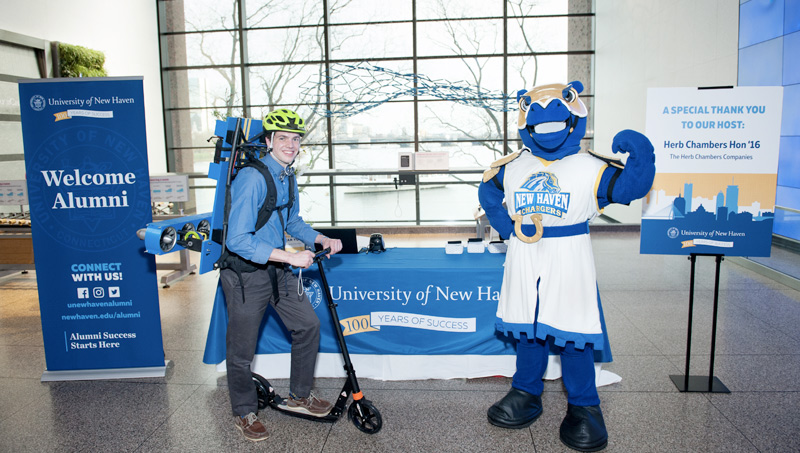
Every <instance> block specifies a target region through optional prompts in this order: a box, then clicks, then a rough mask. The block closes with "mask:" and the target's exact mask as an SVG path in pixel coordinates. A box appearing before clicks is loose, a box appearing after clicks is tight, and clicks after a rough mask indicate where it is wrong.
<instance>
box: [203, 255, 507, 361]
mask: <svg viewBox="0 0 800 453" xmlns="http://www.w3.org/2000/svg"><path fill="white" fill-rule="evenodd" d="M504 260H505V255H503V254H490V253H484V254H469V253H464V254H461V255H447V254H445V253H444V249H441V248H427V249H425V248H394V249H388V250H387V251H386V252H383V253H379V254H374V253H369V254H363V253H362V254H357V255H342V254H339V255H334V256H333V257H331V258H330V259H327V260H324V261H323V266H324V267H325V275H326V277H327V279H328V284H329V285H330V287H331V288H330V289H331V295H332V297H333V301H334V302H335V303H336V304H338V307H337V310H338V314H339V318H340V321H341V328H342V329H343V330H344V333H345V335H346V337H345V338H346V341H347V346H348V348H349V351H350V353H351V354H404V355H437V354H471V355H475V354H477V355H504V354H512V355H513V354H514V348H513V343H511V342H509V341H508V339H506V338H504V337H502V336H500V335H499V334H498V333H496V331H495V314H496V310H497V298H498V297H499V293H500V285H501V283H502V278H503V261H504ZM302 277H303V281H304V287H305V291H307V293H308V296H309V299H310V301H311V303H312V305H314V306H315V311H316V313H317V315H318V316H319V318H320V322H321V326H322V332H321V341H320V352H335V353H338V352H339V346H338V344H337V342H336V340H335V333H334V331H333V323H332V321H331V317H330V314H329V311H328V307H327V300H326V296H325V295H324V294H323V292H322V286H321V283H320V279H319V271H318V270H317V268H316V266H314V267H313V268H312V269H307V270H304V271H303V273H302ZM226 328H227V313H226V310H225V297H224V295H223V293H222V289H221V288H219V287H218V288H217V295H216V297H215V301H214V309H213V313H212V318H211V326H210V328H209V333H208V339H207V343H206V350H205V355H204V358H203V361H204V362H205V363H209V364H216V363H220V362H222V361H223V360H225V331H226ZM289 350H290V342H289V332H288V331H286V329H285V328H284V327H283V324H282V323H281V322H280V320H279V319H278V317H277V315H276V314H275V312H274V311H272V309H271V308H270V309H269V310H268V315H267V316H265V318H264V323H263V324H262V333H261V336H260V339H259V343H258V349H257V351H256V353H257V354H272V353H281V352H289Z"/></svg>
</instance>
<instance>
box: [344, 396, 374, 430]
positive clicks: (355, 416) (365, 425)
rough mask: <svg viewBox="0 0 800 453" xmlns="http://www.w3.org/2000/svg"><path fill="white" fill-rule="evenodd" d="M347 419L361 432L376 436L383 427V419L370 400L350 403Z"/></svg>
mask: <svg viewBox="0 0 800 453" xmlns="http://www.w3.org/2000/svg"><path fill="white" fill-rule="evenodd" d="M347 417H348V418H349V419H350V421H352V422H353V425H355V427H356V428H358V429H359V431H363V432H365V433H367V434H375V433H377V432H378V431H380V430H381V428H382V427H383V418H382V417H381V413H380V412H378V409H377V408H376V407H375V406H373V405H372V403H371V402H370V401H369V400H366V399H362V400H360V401H353V402H352V403H350V408H349V409H348V410H347Z"/></svg>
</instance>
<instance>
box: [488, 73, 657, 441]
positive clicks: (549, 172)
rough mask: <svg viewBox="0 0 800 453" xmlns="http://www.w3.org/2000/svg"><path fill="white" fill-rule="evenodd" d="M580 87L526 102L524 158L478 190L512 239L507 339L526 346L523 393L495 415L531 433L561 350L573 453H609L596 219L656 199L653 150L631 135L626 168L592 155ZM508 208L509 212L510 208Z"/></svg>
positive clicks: (520, 368) (553, 89)
mask: <svg viewBox="0 0 800 453" xmlns="http://www.w3.org/2000/svg"><path fill="white" fill-rule="evenodd" d="M581 91H583V85H582V84H581V83H580V82H572V83H571V84H569V85H561V84H554V85H544V86H540V87H536V88H534V89H532V90H530V91H525V90H522V91H520V92H519V93H517V100H518V102H519V108H520V113H519V120H518V127H519V135H520V137H521V138H522V143H523V144H524V145H525V147H524V148H523V149H521V150H520V151H518V152H516V153H514V154H511V155H508V156H506V157H505V158H503V159H500V160H498V161H497V162H495V163H494V164H492V168H491V169H489V170H487V171H486V172H485V173H484V176H483V182H482V183H481V185H480V188H479V190H478V196H479V199H480V203H481V206H482V207H483V209H484V211H485V212H486V215H487V217H488V218H489V222H490V223H491V225H492V227H494V229H495V230H497V232H498V233H499V234H500V236H501V237H502V238H508V239H509V246H508V253H507V256H506V261H505V273H504V275H503V285H502V288H501V291H500V301H499V303H498V307H497V329H498V330H500V331H502V332H503V333H505V334H507V335H509V336H512V337H513V338H514V339H516V340H517V341H518V343H517V370H516V372H515V374H514V377H513V379H512V383H511V390H510V391H509V392H508V394H507V395H506V396H505V397H503V398H502V399H501V400H500V401H498V402H497V403H495V404H494V405H493V406H492V407H490V408H489V411H488V417H489V422H490V423H492V424H494V425H497V426H500V427H503V428H525V427H527V426H530V425H531V424H532V423H533V422H534V421H536V419H537V418H538V417H539V415H540V414H541V413H542V401H541V394H542V390H543V383H542V376H543V375H544V372H545V368H546V367H547V362H548V354H549V352H550V351H551V350H553V351H555V352H556V353H558V354H560V356H561V373H562V379H563V382H564V386H565V388H566V391H567V401H568V406H567V414H566V417H565V418H564V421H563V422H562V423H561V429H560V437H561V440H562V442H564V443H565V444H566V445H567V446H569V447H570V448H573V449H576V450H580V451H597V450H602V449H603V448H605V446H606V445H607V443H608V433H607V431H606V427H605V422H604V421H603V413H602V412H601V410H600V398H599V396H598V394H597V387H596V385H595V368H594V354H595V351H598V353H602V354H605V355H607V356H608V357H610V351H609V346H608V342H607V341H606V339H607V336H606V332H605V323H604V321H603V312H602V307H601V305H600V296H599V292H598V289H597V281H596V272H595V266H594V257H593V255H592V245H591V242H590V239H589V221H590V220H591V219H593V218H594V217H595V216H597V215H598V214H599V213H600V211H601V210H602V209H603V208H604V207H606V206H608V205H609V204H610V203H622V204H628V203H630V202H631V201H633V200H635V199H638V198H641V197H643V196H645V195H646V194H647V192H648V191H649V190H650V187H651V186H652V184H653V178H654V176H655V154H654V152H653V151H654V150H653V146H652V145H651V143H650V141H649V140H648V139H647V137H645V136H644V135H642V134H640V133H638V132H634V131H631V130H625V131H622V132H620V133H618V134H617V135H616V137H614V141H613V144H612V151H614V152H615V153H616V152H622V153H628V159H627V162H626V164H625V165H622V163H621V162H620V161H617V160H612V159H605V158H601V157H599V156H596V155H593V154H590V153H581V152H580V141H581V139H582V138H583V136H584V135H585V133H586V116H587V114H588V111H587V109H586V106H585V105H584V104H583V102H582V101H581V99H580V98H579V93H580V92H581ZM504 200H505V205H506V206H503V201H504Z"/></svg>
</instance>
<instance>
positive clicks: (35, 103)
mask: <svg viewBox="0 0 800 453" xmlns="http://www.w3.org/2000/svg"><path fill="white" fill-rule="evenodd" d="M46 105H47V102H46V101H45V100H44V97H42V96H40V95H38V94H34V95H33V96H32V97H31V108H32V109H34V110H36V111H37V112H41V111H42V110H44V108H45V106H46Z"/></svg>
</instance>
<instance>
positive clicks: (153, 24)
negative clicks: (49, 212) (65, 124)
mask: <svg viewBox="0 0 800 453" xmlns="http://www.w3.org/2000/svg"><path fill="white" fill-rule="evenodd" d="M0 30H7V31H11V32H14V33H19V34H22V35H27V36H31V37H34V38H40V39H44V40H46V41H59V42H63V43H67V44H73V45H78V46H83V47H88V48H90V49H94V50H99V51H101V52H103V53H104V54H105V56H106V64H105V68H106V70H107V72H108V75H109V76H112V77H123V76H143V77H144V82H143V83H144V103H145V121H146V127H147V155H148V160H149V166H150V173H151V174H159V173H165V172H166V168H167V165H166V150H165V145H164V119H163V107H162V102H161V75H160V68H159V56H158V23H157V16H156V2H155V1H154V0H125V1H122V0H69V1H64V0H24V1H9V0H3V2H2V9H1V11H0ZM50 65H51V63H50V62H48V68H50Z"/></svg>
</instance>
